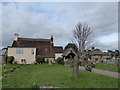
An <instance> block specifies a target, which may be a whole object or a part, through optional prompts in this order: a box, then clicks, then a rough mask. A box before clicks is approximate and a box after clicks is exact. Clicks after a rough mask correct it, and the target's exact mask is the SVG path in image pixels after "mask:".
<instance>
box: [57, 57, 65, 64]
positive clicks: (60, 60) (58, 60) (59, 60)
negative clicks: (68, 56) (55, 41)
mask: <svg viewBox="0 0 120 90" xmlns="http://www.w3.org/2000/svg"><path fill="white" fill-rule="evenodd" d="M56 62H57V63H58V64H64V61H63V58H61V57H58V58H57V59H56Z"/></svg>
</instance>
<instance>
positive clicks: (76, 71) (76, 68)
mask: <svg viewBox="0 0 120 90" xmlns="http://www.w3.org/2000/svg"><path fill="white" fill-rule="evenodd" d="M73 61H74V62H73V77H74V78H75V79H78V78H79V65H78V56H77V55H76V56H75V57H74V60H73Z"/></svg>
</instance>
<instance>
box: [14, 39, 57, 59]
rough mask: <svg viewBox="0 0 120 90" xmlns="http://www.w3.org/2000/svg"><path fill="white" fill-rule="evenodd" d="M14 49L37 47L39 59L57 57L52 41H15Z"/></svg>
mask: <svg viewBox="0 0 120 90" xmlns="http://www.w3.org/2000/svg"><path fill="white" fill-rule="evenodd" d="M12 47H21V48H22V47H36V56H37V57H49V58H50V57H55V53H54V47H53V43H51V39H35V38H18V40H17V41H13V44H12Z"/></svg>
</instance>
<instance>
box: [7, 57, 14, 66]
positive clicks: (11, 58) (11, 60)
mask: <svg viewBox="0 0 120 90" xmlns="http://www.w3.org/2000/svg"><path fill="white" fill-rule="evenodd" d="M14 59H15V58H14V57H13V56H8V57H7V61H8V63H10V64H12V63H13V61H14Z"/></svg>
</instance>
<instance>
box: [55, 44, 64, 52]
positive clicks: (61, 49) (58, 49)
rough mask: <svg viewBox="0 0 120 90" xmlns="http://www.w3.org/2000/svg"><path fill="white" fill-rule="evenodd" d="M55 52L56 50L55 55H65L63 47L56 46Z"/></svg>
mask: <svg viewBox="0 0 120 90" xmlns="http://www.w3.org/2000/svg"><path fill="white" fill-rule="evenodd" d="M54 50H55V53H63V47H62V46H55V47H54Z"/></svg>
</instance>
